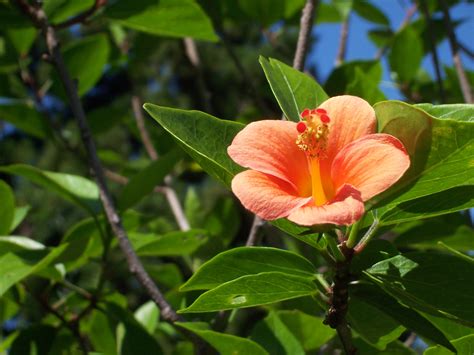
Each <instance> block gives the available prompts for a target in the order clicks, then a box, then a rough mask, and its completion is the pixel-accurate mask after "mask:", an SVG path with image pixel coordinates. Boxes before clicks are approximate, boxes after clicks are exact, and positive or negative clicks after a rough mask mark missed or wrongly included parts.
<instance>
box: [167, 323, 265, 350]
mask: <svg viewBox="0 0 474 355" xmlns="http://www.w3.org/2000/svg"><path fill="white" fill-rule="evenodd" d="M175 324H176V325H177V326H179V327H181V328H184V329H187V330H189V331H190V332H193V333H194V334H196V335H197V336H199V337H200V338H202V339H204V340H205V341H206V342H207V343H209V344H211V345H212V347H213V348H214V349H216V350H217V351H218V352H219V354H221V355H247V354H252V355H254V354H255V355H265V354H268V352H267V351H266V350H265V349H263V348H262V347H261V346H260V345H258V344H257V343H254V342H253V341H251V340H249V339H245V338H241V337H237V336H235V335H230V334H223V333H218V332H215V331H212V330H209V325H208V324H207V323H204V322H194V323H192V322H186V323H183V322H176V323H175Z"/></svg>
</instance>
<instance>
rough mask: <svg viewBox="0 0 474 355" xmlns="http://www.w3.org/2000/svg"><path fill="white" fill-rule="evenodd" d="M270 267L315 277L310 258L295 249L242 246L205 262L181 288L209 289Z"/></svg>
mask: <svg viewBox="0 0 474 355" xmlns="http://www.w3.org/2000/svg"><path fill="white" fill-rule="evenodd" d="M271 271H275V272H280V273H286V274H290V275H295V276H300V277H306V278H313V277H314V273H315V269H314V266H313V265H312V264H311V263H310V262H309V261H308V260H306V259H305V258H303V257H302V256H299V255H298V254H295V253H293V252H289V251H286V250H282V249H276V248H267V247H239V248H234V249H231V250H228V251H225V252H223V253H220V254H218V255H216V256H215V257H214V258H212V259H211V260H209V261H207V262H206V263H204V264H203V265H202V266H201V267H200V268H199V270H198V271H197V272H196V273H195V274H194V275H193V276H192V277H191V278H190V279H189V280H188V281H187V282H186V283H185V284H184V285H183V286H181V289H180V290H181V291H191V290H209V289H212V288H214V287H217V286H219V285H221V284H223V283H225V282H228V281H232V280H235V279H237V278H239V277H241V276H246V275H255V274H259V273H262V272H271Z"/></svg>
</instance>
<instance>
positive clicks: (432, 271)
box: [367, 252, 474, 326]
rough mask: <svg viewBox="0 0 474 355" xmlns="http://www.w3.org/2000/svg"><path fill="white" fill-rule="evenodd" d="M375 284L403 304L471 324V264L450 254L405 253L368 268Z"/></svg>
mask: <svg viewBox="0 0 474 355" xmlns="http://www.w3.org/2000/svg"><path fill="white" fill-rule="evenodd" d="M367 275H368V276H370V279H371V280H372V281H373V282H375V283H376V284H378V285H380V286H381V287H383V288H384V290H386V291H387V292H389V293H390V294H392V295H393V296H394V297H396V298H398V299H399V300H400V301H401V302H403V303H404V304H406V305H408V306H410V307H413V308H415V309H418V310H421V311H423V312H427V313H430V314H433V315H436V316H441V317H446V318H449V319H452V320H455V321H458V322H460V323H462V324H466V325H471V326H473V325H474V309H473V308H472V307H471V305H472V304H473V303H474V299H473V297H474V296H473V295H474V284H473V283H472V282H470V281H469V280H472V279H473V277H474V263H472V262H469V261H467V260H465V259H462V258H459V257H457V256H453V255H447V254H438V253H434V252H431V253H422V252H415V253H406V254H404V255H398V256H395V257H393V258H390V259H387V260H384V261H381V262H379V263H377V264H375V265H374V266H373V267H371V268H370V269H368V270H367Z"/></svg>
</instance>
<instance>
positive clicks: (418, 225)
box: [393, 213, 474, 252]
mask: <svg viewBox="0 0 474 355" xmlns="http://www.w3.org/2000/svg"><path fill="white" fill-rule="evenodd" d="M470 223H471V221H470V218H469V216H463V215H461V214H460V213H454V214H451V215H446V216H443V217H438V218H431V219H428V220H425V221H418V222H414V223H410V224H405V225H401V226H399V227H397V228H395V229H393V231H394V232H395V233H396V234H398V236H397V237H396V239H395V241H394V243H395V244H396V245H397V247H399V248H407V247H408V248H415V249H419V250H426V249H438V250H445V249H444V248H443V247H441V246H440V245H439V244H438V242H440V241H441V242H443V243H445V244H446V245H448V246H449V247H451V248H454V249H456V250H460V251H463V252H468V251H469V250H474V237H473V231H472V227H471V226H470Z"/></svg>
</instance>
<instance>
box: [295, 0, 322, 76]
mask: <svg viewBox="0 0 474 355" xmlns="http://www.w3.org/2000/svg"><path fill="white" fill-rule="evenodd" d="M315 7H316V0H307V1H306V5H305V6H304V8H303V12H302V13H301V20H300V32H299V34H298V42H297V44H296V51H295V57H294V59H293V68H295V69H298V70H303V69H304V62H305V58H306V53H307V52H308V47H309V39H310V37H311V29H312V28H313V22H314V9H315Z"/></svg>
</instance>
